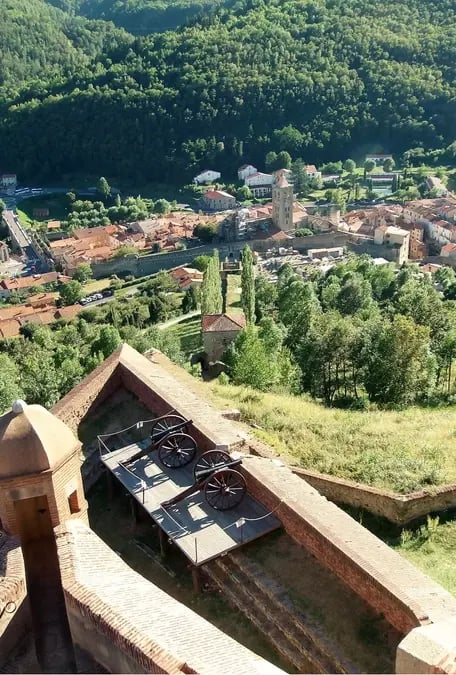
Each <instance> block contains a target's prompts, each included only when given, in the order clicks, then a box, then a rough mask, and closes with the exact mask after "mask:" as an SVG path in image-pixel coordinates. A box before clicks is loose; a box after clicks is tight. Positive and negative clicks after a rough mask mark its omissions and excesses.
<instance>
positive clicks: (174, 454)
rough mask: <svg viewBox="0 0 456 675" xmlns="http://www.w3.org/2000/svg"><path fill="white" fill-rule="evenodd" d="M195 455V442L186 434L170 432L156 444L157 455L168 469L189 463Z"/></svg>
mask: <svg viewBox="0 0 456 675" xmlns="http://www.w3.org/2000/svg"><path fill="white" fill-rule="evenodd" d="M195 455H196V443H195V441H194V440H193V438H192V437H191V436H189V435H188V434H181V433H177V434H171V435H170V436H167V437H166V438H164V439H163V440H162V441H161V443H160V445H159V446H158V456H159V458H160V461H161V463H162V464H164V465H165V466H167V467H168V469H179V468H180V467H181V466H186V464H189V463H190V462H191V461H192V459H193V458H194V456H195Z"/></svg>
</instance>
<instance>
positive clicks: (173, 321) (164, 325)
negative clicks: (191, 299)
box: [157, 309, 201, 330]
mask: <svg viewBox="0 0 456 675" xmlns="http://www.w3.org/2000/svg"><path fill="white" fill-rule="evenodd" d="M200 314H201V312H200V310H199V309H195V310H194V311H193V312H189V313H188V314H183V315H182V316H177V317H176V318H175V319H170V320H169V321H165V322H164V323H160V324H159V325H158V326H157V328H159V329H160V330H164V329H165V328H169V327H170V326H174V325H175V324H176V323H181V322H182V321H185V319H190V318H191V317H192V316H199V315H200Z"/></svg>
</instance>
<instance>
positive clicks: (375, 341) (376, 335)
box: [364, 315, 436, 405]
mask: <svg viewBox="0 0 456 675" xmlns="http://www.w3.org/2000/svg"><path fill="white" fill-rule="evenodd" d="M365 361H366V374H365V378H364V385H365V387H366V391H367V393H368V395H369V398H370V400H371V401H374V402H377V403H382V404H394V405H410V404H412V403H414V402H416V401H418V400H420V399H423V398H424V397H426V396H427V395H428V394H429V393H430V392H431V390H432V387H433V384H434V381H435V367H436V363H435V358H434V357H433V356H432V355H431V351H430V341H429V329H428V328H427V327H424V326H417V324H416V323H415V322H414V321H413V319H411V318H409V317H405V316H401V315H398V316H395V317H394V318H393V320H392V321H391V322H388V321H380V322H377V323H376V324H375V327H374V329H373V330H372V331H371V333H370V336H369V341H368V344H367V347H366V354H365Z"/></svg>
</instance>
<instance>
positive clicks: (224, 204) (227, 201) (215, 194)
mask: <svg viewBox="0 0 456 675" xmlns="http://www.w3.org/2000/svg"><path fill="white" fill-rule="evenodd" d="M203 205H204V206H205V208H206V209H209V210H210V211H226V210H227V209H234V207H235V206H236V197H233V195H230V194H229V193H228V192H224V191H223V190H208V191H207V192H206V193H205V195H204V196H203Z"/></svg>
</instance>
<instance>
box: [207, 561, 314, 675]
mask: <svg viewBox="0 0 456 675" xmlns="http://www.w3.org/2000/svg"><path fill="white" fill-rule="evenodd" d="M206 574H207V575H208V576H209V577H210V579H211V580H212V581H213V582H214V583H215V584H216V585H217V586H218V587H219V588H220V590H221V591H222V593H223V595H224V597H225V598H226V600H228V602H229V603H230V604H232V605H233V606H234V607H236V608H237V609H239V610H240V611H241V612H242V613H243V614H244V615H245V616H246V617H247V618H248V619H249V620H250V621H251V622H252V623H253V625H254V626H255V627H256V628H258V630H259V631H260V632H261V633H262V634H263V635H264V636H265V638H266V639H267V640H268V641H269V642H270V643H271V644H272V645H273V647H274V649H275V650H276V651H277V652H278V653H279V654H280V655H281V656H282V657H283V658H284V659H285V660H286V661H287V662H288V663H289V664H290V666H291V667H292V668H294V669H296V671H297V672H300V673H312V672H315V670H314V668H313V665H312V664H311V663H309V662H308V661H307V662H304V661H303V655H302V653H301V652H300V651H299V650H298V649H296V648H295V647H294V646H293V645H291V644H290V643H289V642H288V641H287V640H286V639H285V638H284V635H283V633H282V632H281V631H280V630H279V628H278V627H277V624H276V622H275V621H272V620H271V619H269V618H268V617H267V616H266V614H265V612H264V611H262V610H261V609H260V608H259V606H258V604H257V603H252V598H251V596H250V595H249V594H248V593H246V592H245V591H244V590H243V589H242V588H241V587H240V588H237V587H236V588H233V586H232V583H231V579H230V577H229V576H227V575H226V572H225V571H224V570H223V569H222V568H221V567H219V566H217V565H213V564H212V565H211V566H210V567H209V566H207V567H206Z"/></svg>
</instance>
